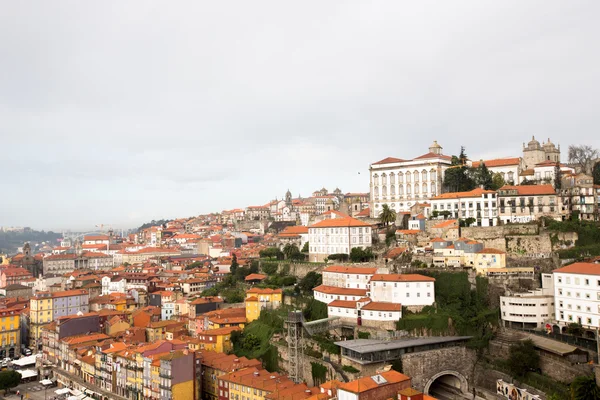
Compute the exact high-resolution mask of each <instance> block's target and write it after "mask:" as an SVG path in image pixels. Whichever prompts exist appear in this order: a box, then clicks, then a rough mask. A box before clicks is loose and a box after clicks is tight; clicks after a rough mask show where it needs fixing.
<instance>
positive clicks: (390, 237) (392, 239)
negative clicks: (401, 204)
mask: <svg viewBox="0 0 600 400" xmlns="http://www.w3.org/2000/svg"><path fill="white" fill-rule="evenodd" d="M392 243H396V231H395V230H394V229H393V228H392V229H388V231H387V232H386V233H385V245H386V246H387V247H390V246H391V245H392Z"/></svg>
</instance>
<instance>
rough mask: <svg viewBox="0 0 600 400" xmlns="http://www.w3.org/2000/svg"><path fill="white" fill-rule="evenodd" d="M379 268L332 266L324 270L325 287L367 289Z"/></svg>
mask: <svg viewBox="0 0 600 400" xmlns="http://www.w3.org/2000/svg"><path fill="white" fill-rule="evenodd" d="M376 272H377V268H368V267H367V268H362V267H342V266H339V265H332V266H331V267H326V268H325V269H323V271H322V274H323V285H325V286H336V287H340V288H352V289H367V288H368V287H369V281H370V280H371V277H372V276H373V274H375V273H376Z"/></svg>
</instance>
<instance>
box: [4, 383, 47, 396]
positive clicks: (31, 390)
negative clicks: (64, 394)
mask: <svg viewBox="0 0 600 400" xmlns="http://www.w3.org/2000/svg"><path fill="white" fill-rule="evenodd" d="M56 389H57V388H56V387H49V388H48V392H47V396H48V397H47V398H46V399H47V400H49V399H51V398H52V397H54V396H57V395H56V393H54V391H55V390H56ZM17 390H18V391H20V392H21V394H22V395H23V399H33V400H44V390H45V389H44V387H43V386H42V385H41V384H40V383H39V382H37V381H35V382H29V383H22V384H20V385H19V386H17V387H15V388H13V389H12V393H11V394H9V395H7V396H4V398H5V399H7V400H20V399H21V396H17V395H16V394H15V393H16V392H17ZM27 395H29V397H27Z"/></svg>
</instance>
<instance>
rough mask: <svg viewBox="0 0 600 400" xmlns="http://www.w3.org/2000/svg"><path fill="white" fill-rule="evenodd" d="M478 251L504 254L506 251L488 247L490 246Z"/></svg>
mask: <svg viewBox="0 0 600 400" xmlns="http://www.w3.org/2000/svg"><path fill="white" fill-rule="evenodd" d="M478 253H480V254H506V252H504V251H502V250H498V249H490V248H485V249H483V250H480V251H478Z"/></svg>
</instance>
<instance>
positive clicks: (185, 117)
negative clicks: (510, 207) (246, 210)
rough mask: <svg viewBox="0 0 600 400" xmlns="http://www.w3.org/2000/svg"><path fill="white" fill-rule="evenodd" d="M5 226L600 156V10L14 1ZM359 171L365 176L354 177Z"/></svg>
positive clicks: (6, 80)
mask: <svg viewBox="0 0 600 400" xmlns="http://www.w3.org/2000/svg"><path fill="white" fill-rule="evenodd" d="M1 10H2V11H1V12H0V139H1V141H0V143H1V145H2V151H1V153H0V154H1V155H0V157H2V164H1V165H2V171H3V173H2V185H1V186H0V187H1V190H2V194H1V195H0V226H11V225H18V226H31V227H34V228H37V229H54V230H60V229H64V228H73V229H88V228H89V229H91V228H93V226H94V225H96V224H106V225H112V226H114V227H119V228H120V227H125V228H126V227H135V226H138V225H139V224H140V223H143V222H146V221H148V220H151V219H153V218H156V219H158V218H165V217H168V218H172V217H187V216H193V215H197V214H199V213H207V212H213V211H220V210H223V209H229V208H234V207H245V206H247V205H258V204H264V203H266V202H267V201H268V200H269V199H272V198H274V197H275V196H278V197H282V196H283V195H284V194H285V191H286V190H287V189H288V188H290V189H291V190H292V192H293V194H294V196H296V195H298V194H301V195H303V196H308V195H310V193H311V192H312V191H313V190H315V189H318V188H321V187H323V186H325V187H327V188H329V189H330V190H333V189H334V188H335V187H336V186H339V187H340V188H341V189H342V190H343V191H345V192H348V191H364V192H366V191H368V184H369V179H368V167H369V164H370V163H371V162H375V161H377V160H380V159H382V158H385V157H387V156H395V157H400V158H412V157H416V156H418V155H421V154H423V153H425V152H426V151H427V147H428V146H429V145H430V143H431V142H432V141H433V140H438V142H439V143H440V144H441V145H442V146H443V147H444V153H446V154H456V153H457V152H458V150H459V147H460V145H465V146H466V148H467V154H468V155H469V156H470V157H472V158H474V159H479V158H487V157H496V156H519V155H521V148H522V143H523V142H526V141H528V140H530V138H531V136H532V135H535V136H536V138H539V139H540V140H542V139H544V140H545V139H547V138H548V137H550V138H551V139H552V141H553V142H554V143H559V144H561V146H562V149H563V160H564V159H565V158H566V149H567V147H568V145H569V144H572V143H586V144H590V145H593V146H595V147H597V148H598V147H600V134H599V133H598V125H599V122H600V121H599V120H600V117H599V115H600V114H599V112H598V109H599V107H598V106H599V101H598V93H600V90H599V89H600V82H599V74H600V51H599V47H598V46H599V44H598V39H599V38H600V24H598V15H600V2H598V1H596V0H591V1H564V0H562V1H549V0H544V1H541V0H540V1H533V0H528V1H522V0H518V1H506V0H504V1H481V0H476V1H432V2H427V1H417V2H408V1H398V0H393V1H379V2H377V1H364V0H360V1H349V0H343V1H303V2H287V1H280V0H278V1H226V2H225V1H203V2H199V1H189V2H187V1H185V2H184V1H175V2H164V1H162V2H154V1H148V0H144V1H122V0H119V1H101V2H87V1H86V2H82V1H58V0H56V1H37V2H36V1H34V2H22V1H8V0H7V1H3V2H2V6H1ZM359 172H360V174H359Z"/></svg>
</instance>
